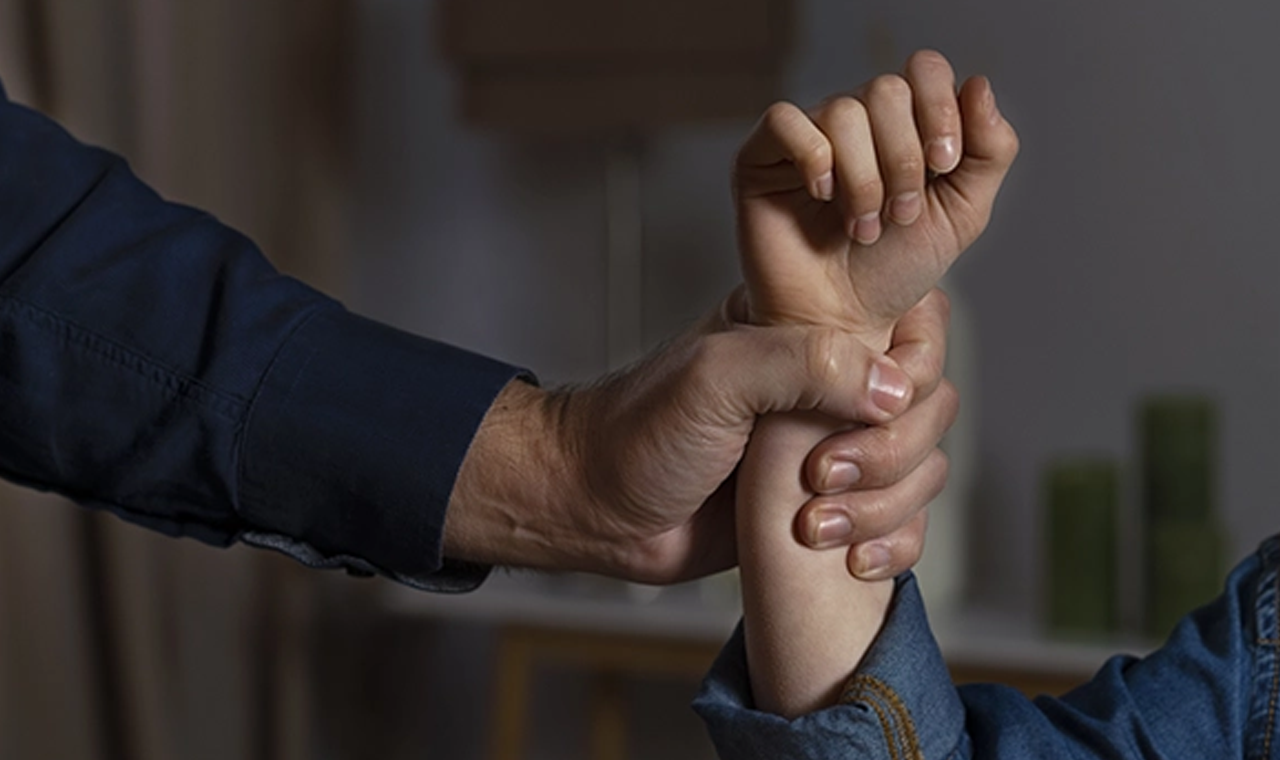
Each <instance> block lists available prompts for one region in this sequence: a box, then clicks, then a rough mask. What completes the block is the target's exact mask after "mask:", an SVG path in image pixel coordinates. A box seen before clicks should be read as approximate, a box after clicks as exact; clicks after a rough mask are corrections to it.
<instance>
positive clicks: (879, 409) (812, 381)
mask: <svg viewBox="0 0 1280 760" xmlns="http://www.w3.org/2000/svg"><path fill="white" fill-rule="evenodd" d="M711 337H712V338H719V339H720V340H719V341H718V343H719V349H718V350H713V351H709V352H705V353H704V355H705V356H706V357H708V358H709V359H710V361H709V364H710V365H714V366H707V367H705V368H704V369H705V370H706V371H707V372H708V373H709V374H710V375H712V376H714V378H715V385H716V386H718V387H719V388H720V393H721V397H722V398H723V399H725V400H728V401H729V402H730V403H731V404H732V405H734V406H737V407H738V408H739V413H740V414H744V415H748V416H752V417H754V416H757V415H762V414H768V413H770V412H787V411H811V410H814V411H819V412H822V413H823V414H826V415H828V416H830V417H834V418H836V419H839V420H846V421H849V422H865V423H870V424H877V423H882V422H887V421H889V420H891V419H893V418H895V417H897V416H898V415H900V414H902V413H903V412H904V411H906V410H907V408H908V407H910V405H911V397H912V395H913V391H914V388H913V383H912V382H911V378H910V377H909V376H908V375H907V373H906V372H905V371H903V369H902V367H900V366H899V365H898V363H897V362H896V361H894V360H893V359H891V358H889V357H888V356H885V355H883V354H881V353H879V352H877V351H875V350H873V349H871V348H869V347H868V346H867V345H866V344H864V343H863V342H862V341H861V340H860V339H859V338H858V337H857V336H855V335H852V334H850V333H846V332H844V331H841V330H838V329H836V328H831V327H806V326H781V327H748V326H741V327H738V328H737V329H735V330H732V331H730V332H726V333H721V334H719V335H717V336H711Z"/></svg>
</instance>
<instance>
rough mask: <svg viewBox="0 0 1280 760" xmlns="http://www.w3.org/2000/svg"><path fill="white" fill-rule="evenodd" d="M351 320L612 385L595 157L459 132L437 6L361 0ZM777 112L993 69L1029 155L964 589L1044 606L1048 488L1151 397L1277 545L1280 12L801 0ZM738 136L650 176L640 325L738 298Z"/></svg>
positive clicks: (590, 148) (998, 295)
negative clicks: (782, 106) (889, 68)
mask: <svg viewBox="0 0 1280 760" xmlns="http://www.w3.org/2000/svg"><path fill="white" fill-rule="evenodd" d="M360 7H361V14H362V18H361V27H360V34H361V38H362V42H363V46H362V53H363V57H362V62H361V68H360V74H359V81H358V83H357V84H358V87H357V91H358V96H357V97H358V103H357V105H358V107H359V117H358V118H359V124H358V129H357V135H358V138H359V141H360V143H359V144H360V158H361V160H360V168H359V171H360V183H359V190H360V193H359V195H360V199H361V200H360V207H359V209H358V216H357V223H356V225H355V229H354V238H353V239H354V241H355V243H354V245H356V246H357V249H358V250H359V251H360V252H361V259H360V261H361V266H360V268H359V270H358V272H357V273H356V274H357V281H356V284H355V287H354V288H353V293H354V297H353V299H352V305H353V306H354V307H355V308H356V309H357V310H360V311H363V312H366V313H368V314H371V315H373V316H375V317H379V318H383V319H387V320H390V321H392V322H395V323H398V324H400V325H403V326H405V327H407V328H409V329H413V330H415V331H419V332H424V333H427V334H431V335H435V336H438V337H442V338H445V339H447V340H451V341H455V342H459V343H462V344H464V345H467V346H470V347H473V348H476V349H479V350H482V351H486V352H490V353H493V354H496V355H499V356H502V357H504V358H507V359H509V360H512V361H515V362H519V363H523V364H526V365H528V366H530V367H533V368H534V369H536V370H537V371H538V372H539V373H540V374H541V375H542V376H543V377H544V378H547V379H550V380H556V379H574V378H582V377H587V376H590V375H592V374H595V373H597V372H599V371H602V370H603V369H604V356H605V346H604V327H603V313H604V312H603V297H602V291H603V284H604V280H603V267H602V249H603V244H604V232H603V220H604V206H603V200H602V190H603V176H604V163H603V156H604V146H602V145H599V144H581V143H579V144H574V143H570V142H561V143H551V144H548V143H545V142H543V143H536V144H535V143H528V142H523V141H521V140H518V139H512V138H509V137H503V136H496V135H491V136H483V135H476V134H472V133H470V132H468V131H466V130H464V129H463V128H461V127H460V126H459V125H458V124H457V123H456V120H455V103H454V100H453V92H452V87H453V81H452V79H451V77H450V74H449V72H448V70H447V67H446V66H444V65H443V63H442V62H441V61H440V60H438V59H437V58H436V57H435V55H434V53H433V51H431V50H429V49H427V47H426V44H427V42H428V41H429V40H430V39H431V38H430V32H429V27H430V24H431V19H430V16H431V8H430V4H423V3H420V2H418V1H417V0H367V1H366V2H364V3H362V4H361V6H360ZM804 7H805V14H804V19H803V23H802V25H801V39H800V40H799V44H798V46H797V51H796V52H797V55H796V59H795V62H794V68H793V72H792V76H791V80H790V81H791V85H790V90H791V92H790V95H791V97H792V98H793V99H795V100H797V101H798V102H801V103H807V102H811V101H812V100H814V99H816V98H817V97H820V96H821V95H823V94H826V93H828V92H830V91H832V90H837V89H841V88H848V87H851V86H853V85H855V84H857V83H859V82H861V81H862V80H864V79H865V78H867V77H868V76H869V75H871V74H872V73H874V72H875V70H876V69H877V68H878V67H880V66H883V65H884V61H893V62H894V64H895V65H896V63H898V62H900V61H901V60H902V58H903V57H904V56H905V55H906V54H907V53H908V52H910V51H911V50H913V49H915V48H917V47H920V46H931V47H937V48H939V49H941V50H943V51H944V52H946V53H947V54H948V55H949V56H951V58H952V60H953V61H954V62H955V63H956V65H957V67H958V68H959V69H960V70H961V71H962V72H964V73H978V72H981V73H986V74H988V75H989V76H990V77H991V78H992V80H993V82H994V84H995V86H996V89H997V94H998V97H999V102H1000V104H1001V106H1002V108H1003V110H1004V111H1005V112H1006V114H1007V115H1008V116H1009V117H1010V118H1011V119H1012V120H1013V121H1014V123H1015V124H1016V126H1017V127H1018V128H1019V130H1020V133H1021V135H1022V140H1023V152H1022V155H1021V157H1020V159H1019V163H1018V166H1017V167H1016V169H1015V174H1014V175H1013V177H1012V178H1011V180H1010V181H1009V184H1008V186H1007V190H1006V192H1005V195H1004V196H1003V198H1002V201H1001V204H1000V206H999V208H998V210H997V216H996V219H995V222H994V224H993V227H992V229H991V231H990V232H989V233H988V235H987V236H986V237H985V238H984V239H983V240H982V241H981V242H980V243H979V244H978V245H977V246H976V247H975V248H974V250H972V251H971V252H970V253H969V254H967V255H966V257H965V258H964V259H962V261H961V262H960V263H959V264H958V265H957V267H956V270H955V273H954V286H955V288H956V290H957V293H958V295H959V296H960V297H961V298H962V299H963V300H964V301H965V302H966V303H967V304H968V306H969V308H970V309H971V311H972V315H973V319H974V322H975V324H976V325H977V328H976V337H977V344H978V361H977V366H978V372H979V373H980V380H979V383H978V389H977V392H976V393H971V398H970V401H971V402H973V403H970V404H969V405H968V406H967V407H966V412H965V413H966V414H972V415H977V417H978V419H977V424H976V427H977V428H978V442H979V452H978V461H979V462H980V468H981V472H980V477H979V481H978V488H977V493H976V496H975V504H974V510H975V519H974V520H973V522H972V524H971V529H972V531H973V533H974V536H973V539H974V542H975V544H976V545H977V546H980V547H981V551H977V552H975V566H974V574H973V577H972V584H971V586H972V591H973V595H974V596H975V597H977V599H978V600H979V601H980V602H981V603H983V604H985V605H988V606H995V607H999V608H1003V609H1006V610H1011V611H1017V610H1023V611H1029V610H1032V609H1034V606H1035V598H1036V597H1035V594H1036V590H1037V586H1038V558H1037V551H1036V546H1037V535H1038V529H1039V520H1038V514H1037V513H1038V509H1037V507H1038V504H1037V477H1038V471H1039V468H1040V467H1041V466H1042V465H1043V463H1044V462H1045V460H1046V459H1047V458H1048V457H1050V456H1052V455H1054V454H1057V453H1063V452H1072V451H1091V452H1103V453H1110V454H1115V455H1119V456H1123V457H1129V456H1130V455H1131V452H1132V445H1131V439H1132V436H1133V431H1132V427H1131V422H1132V416H1133V413H1132V409H1133V403H1134V400H1135V399H1136V398H1138V397H1139V396H1140V395H1141V394H1143V393H1146V392H1150V391H1156V390H1169V389H1195V390H1203V391H1207V392H1210V393H1212V394H1214V395H1215V396H1216V397H1217V398H1218V399H1219V400H1220V402H1221V409H1222V422H1223V436H1222V475H1223V477H1222V486H1221V503H1222V506H1223V513H1224V515H1225V518H1226V521H1227V524H1228V527H1229V529H1230V534H1231V537H1232V541H1233V557H1237V556H1240V555H1242V554H1243V553H1244V552H1246V551H1248V549H1249V548H1251V547H1252V546H1253V545H1254V544H1255V543H1256V542H1257V541H1258V539H1260V538H1261V537H1262V536H1263V535H1264V534H1266V533H1267V532H1268V531H1274V530H1276V526H1277V521H1276V519H1275V515H1276V514H1277V512H1276V509H1275V508H1274V507H1273V506H1272V501H1271V500H1272V498H1273V494H1275V493H1276V492H1277V491H1278V490H1280V488H1278V486H1280V468H1278V467H1276V466H1275V465H1274V464H1273V459H1274V458H1275V450H1276V445H1275V444H1274V442H1273V441H1274V439H1275V434H1274V431H1275V430H1276V429H1277V428H1278V427H1280V404H1277V403H1276V401H1275V398H1274V396H1275V393H1274V389H1276V388H1277V387H1280V341H1278V340H1277V338H1276V336H1275V333H1274V330H1275V328H1276V326H1278V325H1280V301H1277V299H1274V298H1272V297H1270V295H1271V291H1272V289H1273V288H1274V286H1275V284H1276V283H1277V282H1280V256H1277V253H1278V251H1277V245H1276V243H1275V240H1274V238H1273V235H1274V231H1275V230H1276V228H1277V223H1276V218H1277V212H1276V211H1275V208H1274V207H1275V205H1276V201H1277V200H1278V199H1280V192H1277V191H1276V189H1275V183H1276V177H1280V171H1278V170H1280V148H1278V147H1277V146H1278V145H1280V141H1278V140H1277V138H1276V135H1275V132H1276V125H1277V124H1278V123H1280V118H1277V117H1278V116H1280V107H1277V105H1276V97H1275V93H1276V85H1275V81H1276V76H1277V74H1280V48H1277V46H1276V45H1275V44H1274V41H1273V37H1274V33H1275V30H1276V29H1277V28H1280V5H1277V4H1275V3H1269V2H1261V1H1260V0H1252V1H1251V2H1245V1H1243V0H1229V1H1226V2H1218V3H1212V4H1210V3H1204V2H1201V1H1200V0H1163V1H1161V2H1155V0H1143V1H1141V2H1133V1H1130V2H1117V1H1116V0H1076V1H1075V2H1071V3H1026V2H1020V1H1018V0H983V2H976V1H969V2H956V1H955V0H947V1H944V0H933V1H932V2H917V3H911V4H906V3H895V2H887V1H880V0H875V1H870V2H859V3H853V2H847V0H812V1H811V2H809V3H807V4H806V5H805V6H804ZM749 126H750V125H749V124H746V123H743V124H731V125H723V126H718V127H700V128H679V129H671V130H668V131H665V132H663V133H662V134H659V135H655V136H654V137H653V138H652V140H651V141H650V142H649V144H648V147H647V153H646V156H645V163H644V191H645V238H646V239H645V246H646V255H647V257H648V258H647V261H646V264H647V266H648V269H647V273H646V282H645V286H646V296H645V304H646V334H647V337H648V338H649V339H651V340H656V339H659V338H661V337H662V336H664V335H667V334H669V333H670V332H672V331H673V330H675V329H677V328H678V326H679V325H681V324H683V323H684V322H685V321H687V320H688V319H690V318H691V317H692V316H694V315H696V314H698V313H700V312H701V311H702V310H704V309H705V308H708V307H709V306H710V305H711V304H713V303H714V302H715V301H716V300H717V299H718V298H719V297H720V296H721V295H722V294H723V293H724V292H725V291H726V290H727V289H728V288H729V287H730V286H731V285H732V284H733V283H734V281H735V278H736V273H735V263H734V250H733V241H732V236H731V233H730V209H729V202H728V193H727V179H726V178H727V167H728V164H729V161H730V158H731V156H732V152H733V150H734V147H735V145H736V142H737V140H738V139H739V138H740V137H741V136H742V135H743V134H744V133H745V131H746V130H747V129H748V128H749Z"/></svg>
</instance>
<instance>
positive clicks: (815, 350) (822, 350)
mask: <svg viewBox="0 0 1280 760" xmlns="http://www.w3.org/2000/svg"><path fill="white" fill-rule="evenodd" d="M803 348H804V367H805V371H806V372H807V373H808V375H809V377H810V378H811V379H812V380H813V381H814V383H815V384H816V386H817V387H820V388H822V389H824V391H825V392H830V391H833V390H834V389H835V388H836V387H837V386H838V385H839V384H840V382H841V380H843V379H844V362H843V357H842V355H841V351H840V333H839V331H838V330H836V329H834V328H829V327H821V328H815V329H813V330H810V331H809V332H808V334H807V337H806V338H805V341H804V344H803Z"/></svg>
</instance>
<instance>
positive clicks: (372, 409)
mask: <svg viewBox="0 0 1280 760" xmlns="http://www.w3.org/2000/svg"><path fill="white" fill-rule="evenodd" d="M0 341H2V345H0V475H3V476H4V477H6V478H8V479H10V480H13V481H16V482H19V483H23V484H26V485H29V486H33V487H36V488H40V489H46V490H52V491H56V492H58V493H61V494H65V495H66V496H68V497H70V498H72V499H74V500H75V501H77V502H80V503H82V504H85V505H88V506H93V507H100V508H105V509H109V510H111V511H112V512H115V513H117V514H119V515H120V516H122V517H124V518H126V519H129V520H131V521H134V522H138V523H142V524H144V525H147V526H149V527H152V528H155V529H157V530H161V531H164V532H166V533H169V534H171V535H183V536H192V537H195V538H198V539H201V540H203V541H206V542H209V543H213V544H218V545H226V544H229V543H231V542H233V541H236V540H241V541H245V542H248V543H252V544H256V545H260V546H266V547H271V548H275V549H279V550H282V551H285V552H287V553H289V554H291V555H293V556H294V557H296V558H298V559H299V560H301V561H304V562H306V563H308V564H311V565H316V566H345V567H347V568H350V569H353V570H356V571H361V572H378V573H382V574H385V575H388V576H391V577H394V578H397V579H399V580H401V581H403V582H406V583H411V584H413V585H417V586H420V587H424V588H430V589H437V590H461V589H465V588H469V587H473V586H474V585H476V584H477V583H478V582H479V581H480V580H481V579H482V578H483V575H484V572H485V568H479V567H470V566H466V565H463V564H459V563H451V562H449V561H447V560H446V559H444V558H443V557H442V556H441V537H442V532H443V524H444V516H445V510H446V507H447V504H448V500H449V495H450V492H451V490H452V487H453V483H454V480H455V477H456V475H457V472H458V468H459V467H460V465H461V463H462V459H463V457H464V456H465V455H466V451H467V448H468V446H469V445H470V442H471V439H472V437H473V435H474V433H475V430H476V428H477V427H478V426H479V424H480V421H481V419H482V418H483V416H484V414H485V412H486V411H487V410H488V408H489V406H490V404H491V403H492V401H493V399H494V397H495V396H496V395H497V393H498V391H500V390H501V388H502V387H503V386H504V385H506V384H507V383H508V382H510V381H511V380H512V379H513V378H516V377H519V376H520V375H521V373H520V372H519V370H517V369H515V368H513V367H511V366H508V365H506V364H502V363H500V362H496V361H493V360H490V359H486V358H484V357H481V356H478V355H475V354H471V353H468V352H465V351H462V350H460V349H457V348H454V347H451V346H448V345H444V344H441V343H437V342H434V341H430V340H427V339H424V338H420V337H417V336H413V335H410V334H408V333H405V332H401V331H398V330H395V329H392V328H389V327H387V326H385V325H381V324H378V323H376V322H373V321H370V320H367V319H363V318H361V317H359V316H357V315H354V314H351V313H350V312H348V311H347V310H345V309H344V308H343V307H342V305H341V304H339V303H337V302H336V301H333V300H332V299H329V298H327V297H325V296H324V295H322V294H320V293H318V292H317V291H315V290H313V289H311V288H309V287H307V286H305V285H303V284H302V283H300V282H298V281H296V280H293V279H291V278H289V277H286V276H284V275H281V274H280V273H278V272H277V271H276V270H275V269H274V268H273V267H272V266H271V265H270V264H269V263H268V262H267V261H266V259H265V258H264V257H263V256H262V255H261V253H260V252H259V251H258V249H257V248H256V247H255V246H254V245H253V243H252V242H250V241H249V240H248V239H246V238H245V237H244V236H242V235H240V234H238V233H237V232H235V231H234V230H232V229H230V228H228V227H226V226H225V225H223V224H221V223H219V222H218V220H217V219H215V218H214V217H212V216H210V215H209V214H206V213H203V212H201V211H198V210H196V209H192V208H189V207H185V206H181V205H178V204H173V203H168V202H166V201H164V200H163V199H161V198H160V197H159V196H158V195H156V193H155V192H154V191H152V190H151V189H150V188H148V187H147V186H146V185H145V184H143V183H142V182H141V181H139V180H138V179H137V178H136V177H135V176H134V175H133V174H132V173H131V171H130V170H129V168H128V166H127V164H126V163H125V162H124V161H123V160H122V159H121V158H119V157H117V156H114V155H112V154H110V153H107V152H105V151H102V150H98V149H95V148H90V147H86V146H84V145H82V144H80V143H78V142H76V141H75V140H74V139H73V138H71V137H70V136H69V135H68V134H67V133H66V132H65V131H63V130H62V129H61V128H60V127H59V126H57V125H56V124H54V123H53V122H52V121H50V120H49V119H47V118H45V117H43V116H41V115H40V114H37V113H35V112H33V111H31V110H29V109H26V108H24V107H22V106H19V105H16V104H13V103H11V102H9V101H8V100H7V99H6V98H5V97H4V95H3V90H2V89H0Z"/></svg>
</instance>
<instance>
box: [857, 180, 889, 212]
mask: <svg viewBox="0 0 1280 760" xmlns="http://www.w3.org/2000/svg"><path fill="white" fill-rule="evenodd" d="M852 195H853V205H854V211H857V212H870V211H877V210H879V208H880V206H881V204H882V203H883V202H884V180H883V179H881V178H880V175H878V174H876V175H874V176H868V177H862V178H859V179H857V180H855V181H854V183H853V188H852Z"/></svg>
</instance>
